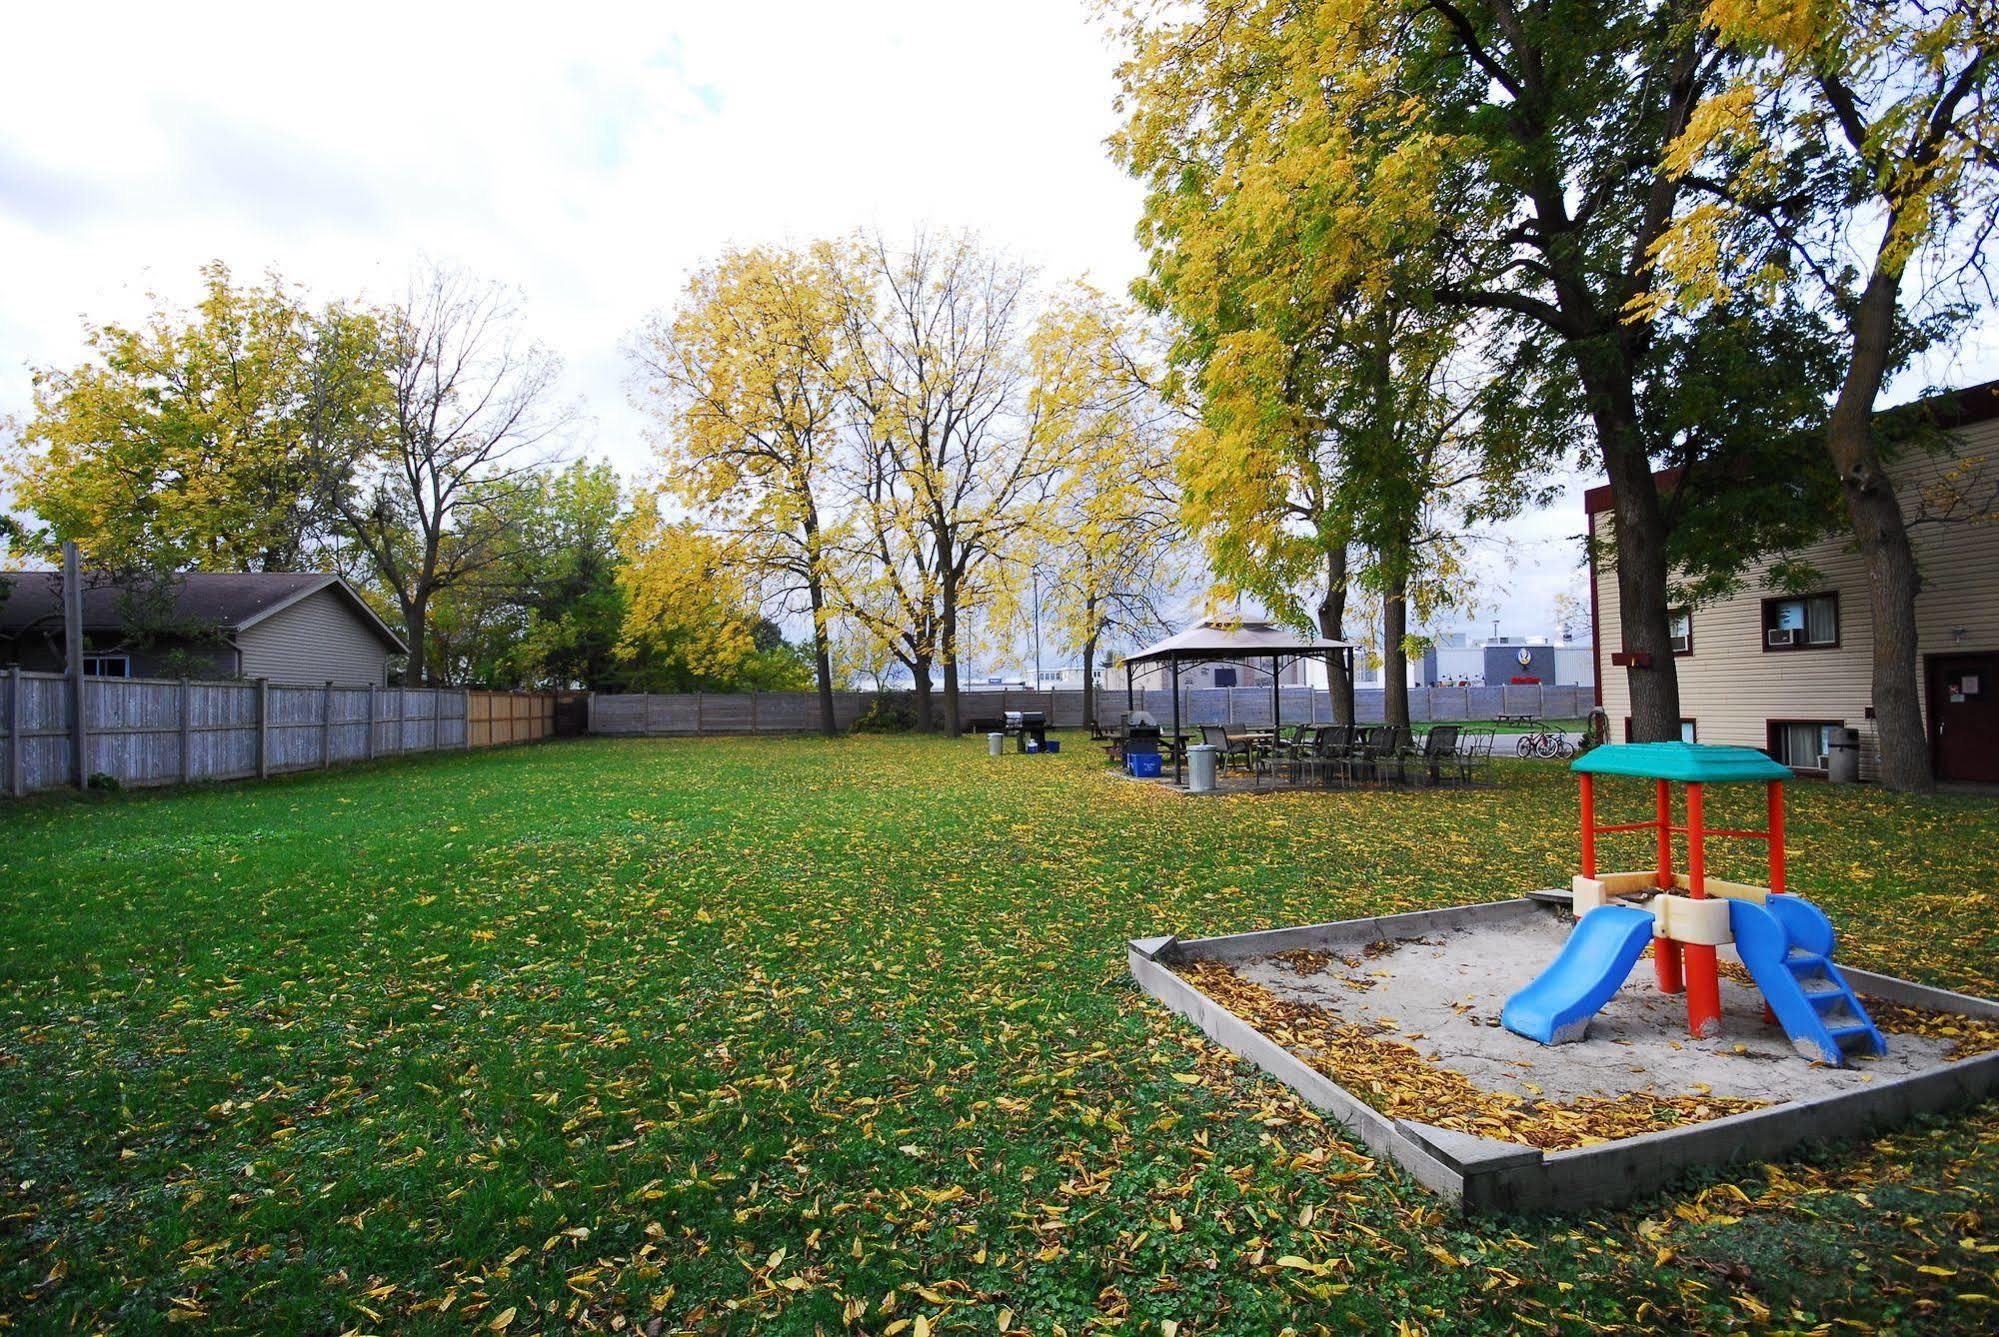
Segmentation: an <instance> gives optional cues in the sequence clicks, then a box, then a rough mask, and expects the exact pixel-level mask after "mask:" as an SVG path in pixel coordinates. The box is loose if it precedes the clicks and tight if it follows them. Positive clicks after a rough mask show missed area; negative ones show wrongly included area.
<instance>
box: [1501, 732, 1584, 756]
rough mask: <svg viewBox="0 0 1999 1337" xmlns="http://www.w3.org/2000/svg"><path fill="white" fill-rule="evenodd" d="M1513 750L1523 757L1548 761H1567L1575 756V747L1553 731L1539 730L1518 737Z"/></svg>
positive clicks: (1564, 737)
mask: <svg viewBox="0 0 1999 1337" xmlns="http://www.w3.org/2000/svg"><path fill="white" fill-rule="evenodd" d="M1513 750H1514V751H1515V752H1518V753H1519V754H1520V755H1521V756H1523V757H1543V758H1546V759H1547V760H1549V761H1567V760H1568V759H1569V758H1570V757H1573V756H1575V755H1576V745H1575V744H1574V743H1571V742H1570V741H1569V740H1568V738H1567V737H1566V736H1565V735H1563V734H1561V733H1558V732H1557V731H1555V730H1553V729H1548V728H1539V729H1536V730H1534V732H1532V733H1524V734H1521V735H1520V741H1519V742H1517V743H1515V744H1514V745H1513Z"/></svg>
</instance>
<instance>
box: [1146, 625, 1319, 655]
mask: <svg viewBox="0 0 1999 1337" xmlns="http://www.w3.org/2000/svg"><path fill="white" fill-rule="evenodd" d="M1352 648H1353V647H1352V645H1351V644H1349V643H1348V642H1346V641H1334V640H1328V639H1326V638H1325V637H1324V636H1300V635H1299V634H1298V633H1297V632H1295V631H1292V630H1290V629H1289V628H1288V627H1280V626H1278V625H1277V624H1276V623H1274V622H1261V621H1254V622H1251V621H1245V622H1217V621H1212V620H1211V621H1206V622H1200V623H1196V624H1195V625H1194V626H1191V627H1189V628H1187V630H1185V631H1183V632H1178V633H1176V634H1174V635H1172V636H1168V637H1167V638H1166V639H1165V640H1163V641H1159V642H1157V643H1155V644H1152V645H1148V646H1146V647H1145V648H1144V649H1143V650H1138V651H1134V652H1133V653H1131V654H1128V655H1126V656H1125V657H1124V662H1125V663H1126V664H1145V663H1150V662H1152V661H1154V660H1161V659H1263V658H1268V657H1270V656H1271V655H1310V654H1323V653H1326V652H1327V651H1332V650H1350V649H1352Z"/></svg>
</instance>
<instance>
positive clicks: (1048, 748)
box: [1041, 738, 1062, 752]
mask: <svg viewBox="0 0 1999 1337" xmlns="http://www.w3.org/2000/svg"><path fill="white" fill-rule="evenodd" d="M1041 750H1042V751H1043V752H1060V751H1061V750H1062V740H1061V739H1059V738H1051V739H1049V740H1048V741H1047V742H1045V743H1043V744H1042V745H1041Z"/></svg>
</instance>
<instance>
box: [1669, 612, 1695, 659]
mask: <svg viewBox="0 0 1999 1337" xmlns="http://www.w3.org/2000/svg"><path fill="white" fill-rule="evenodd" d="M1666 634H1667V635H1668V636H1669V637H1671V638H1672V642H1673V653H1674V654H1676V655H1690V654H1692V653H1693V652H1694V610H1693V609H1691V608H1673V609H1669V610H1667V613H1666Z"/></svg>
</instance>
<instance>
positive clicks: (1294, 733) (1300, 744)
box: [1270, 724, 1312, 779]
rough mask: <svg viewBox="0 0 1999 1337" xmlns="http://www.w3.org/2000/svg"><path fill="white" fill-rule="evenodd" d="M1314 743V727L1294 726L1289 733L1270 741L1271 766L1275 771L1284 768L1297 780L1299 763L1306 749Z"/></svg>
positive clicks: (1280, 733) (1307, 725)
mask: <svg viewBox="0 0 1999 1337" xmlns="http://www.w3.org/2000/svg"><path fill="white" fill-rule="evenodd" d="M1311 743H1312V726H1311V725H1309V724H1294V725H1292V726H1291V728H1290V732H1289V733H1284V732H1281V731H1280V732H1279V733H1278V734H1277V736H1276V737H1274V738H1272V739H1271V740H1270V765H1271V769H1272V770H1275V769H1276V768H1278V767H1280V766H1281V767H1283V768H1284V769H1285V771H1287V772H1288V773H1289V774H1290V775H1291V776H1292V778H1293V779H1296V778H1297V774H1298V762H1299V760H1300V758H1301V754H1302V753H1303V751H1304V749H1306V748H1307V747H1310V746H1311Z"/></svg>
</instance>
